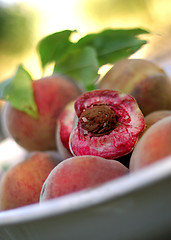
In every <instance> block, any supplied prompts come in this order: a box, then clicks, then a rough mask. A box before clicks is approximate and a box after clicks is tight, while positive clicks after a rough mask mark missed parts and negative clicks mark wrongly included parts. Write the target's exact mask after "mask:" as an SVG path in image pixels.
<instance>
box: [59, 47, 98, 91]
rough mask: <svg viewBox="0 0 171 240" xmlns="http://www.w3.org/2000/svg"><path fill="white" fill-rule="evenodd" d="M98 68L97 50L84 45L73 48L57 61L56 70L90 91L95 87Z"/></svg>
mask: <svg viewBox="0 0 171 240" xmlns="http://www.w3.org/2000/svg"><path fill="white" fill-rule="evenodd" d="M98 69H99V66H98V61H97V56H96V51H95V50H94V49H93V48H91V47H84V48H78V49H73V50H72V51H70V52H69V53H68V54H66V55H65V56H64V57H63V59H61V61H60V62H58V63H56V65H55V68H54V72H57V73H60V74H63V75H66V76H68V77H70V78H72V79H73V80H75V81H76V82H77V83H78V84H82V86H83V87H84V89H85V90H86V91H90V90H93V89H95V84H94V83H95V81H96V80H97V79H98V73H97V72H98Z"/></svg>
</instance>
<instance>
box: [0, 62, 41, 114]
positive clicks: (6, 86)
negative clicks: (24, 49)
mask: <svg viewBox="0 0 171 240" xmlns="http://www.w3.org/2000/svg"><path fill="white" fill-rule="evenodd" d="M0 99H2V100H6V101H8V102H10V104H11V105H12V106H13V107H14V108H16V109H18V110H20V111H23V112H25V113H27V114H29V115H30V116H32V117H34V118H37V117H38V110H37V106H36V103H35V100H34V95H33V87H32V78H31V76H30V74H29V73H28V72H27V71H26V70H25V69H24V68H23V66H22V65H20V66H19V67H18V70H17V72H16V74H15V76H14V77H12V78H10V79H7V80H5V81H3V82H1V83H0Z"/></svg>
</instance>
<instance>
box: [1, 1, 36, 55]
mask: <svg viewBox="0 0 171 240" xmlns="http://www.w3.org/2000/svg"><path fill="white" fill-rule="evenodd" d="M35 22H36V21H35V14H34V13H33V11H31V9H29V8H25V7H24V6H23V5H21V4H20V5H19V4H14V5H7V6H6V5H0V54H1V53H3V54H6V55H13V54H20V53H22V52H23V51H25V50H28V49H29V48H30V47H31V46H33V42H34V37H35V27H36V25H35Z"/></svg>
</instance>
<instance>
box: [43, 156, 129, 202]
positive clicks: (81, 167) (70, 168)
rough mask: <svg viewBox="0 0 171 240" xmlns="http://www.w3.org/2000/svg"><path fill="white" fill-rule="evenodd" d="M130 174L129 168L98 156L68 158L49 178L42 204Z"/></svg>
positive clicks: (45, 185) (46, 182)
mask: <svg viewBox="0 0 171 240" xmlns="http://www.w3.org/2000/svg"><path fill="white" fill-rule="evenodd" d="M127 173H128V168H126V167H125V166H124V165H122V164H121V163H119V162H118V161H115V160H106V159H104V158H101V157H96V156H80V157H71V158H68V159H66V160H64V161H62V162H61V163H59V164H58V166H56V167H55V168H54V169H53V170H52V171H51V173H50V174H49V176H48V177H47V179H46V181H45V183H44V185H43V187H42V191H41V195H40V202H42V201H45V200H48V199H51V198H57V197H61V196H64V195H66V194H70V193H74V192H77V191H80V190H83V189H90V188H92V187H95V186H98V185H100V184H102V183H104V182H107V181H109V180H112V179H116V178H119V177H121V176H123V175H125V174H127Z"/></svg>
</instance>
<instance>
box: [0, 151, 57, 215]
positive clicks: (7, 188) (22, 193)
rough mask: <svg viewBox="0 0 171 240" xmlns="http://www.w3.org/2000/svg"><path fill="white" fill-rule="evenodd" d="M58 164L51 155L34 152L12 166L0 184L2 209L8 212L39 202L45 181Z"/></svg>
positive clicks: (0, 204) (0, 207)
mask: <svg viewBox="0 0 171 240" xmlns="http://www.w3.org/2000/svg"><path fill="white" fill-rule="evenodd" d="M57 164H58V161H57V160H54V156H53V157H51V155H50V154H49V153H43V152H34V153H32V154H30V155H28V156H27V158H26V159H25V160H24V161H22V162H19V163H17V164H16V165H14V166H11V167H10V168H9V169H8V170H7V171H6V172H5V173H4V174H3V176H2V178H1V182H0V209H1V210H8V209H13V208H18V207H21V206H25V205H29V204H33V203H36V202H39V197H40V192H41V188H42V185H43V183H44V181H45V180H46V178H47V176H48V175H49V173H50V172H51V171H52V169H53V168H54V167H55V166H56V165H57Z"/></svg>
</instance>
